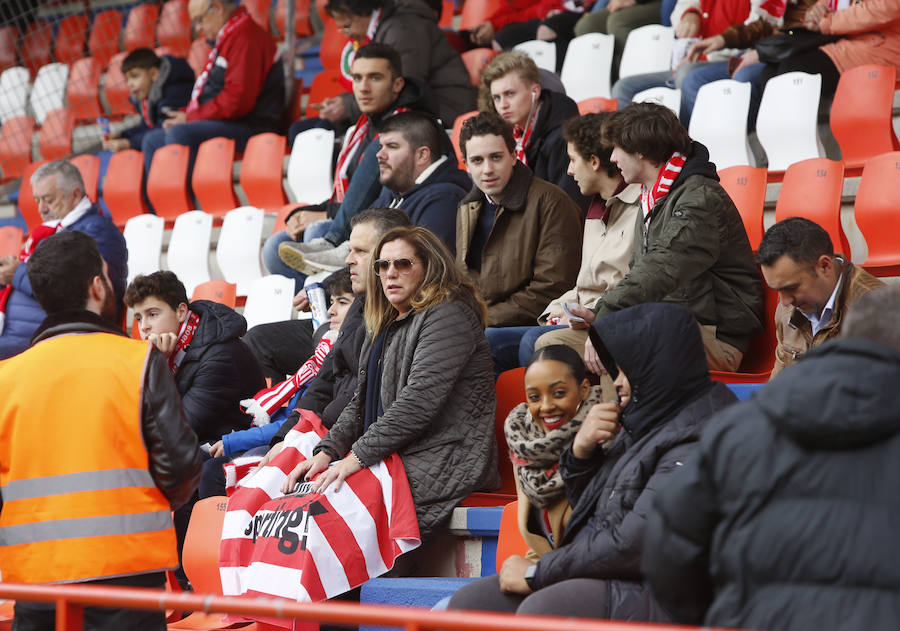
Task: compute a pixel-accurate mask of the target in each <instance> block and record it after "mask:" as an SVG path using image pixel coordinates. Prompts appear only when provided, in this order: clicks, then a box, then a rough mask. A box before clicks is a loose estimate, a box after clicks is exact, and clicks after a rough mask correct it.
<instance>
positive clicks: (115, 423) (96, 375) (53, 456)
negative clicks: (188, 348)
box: [0, 333, 178, 583]
mask: <svg viewBox="0 0 900 631" xmlns="http://www.w3.org/2000/svg"><path fill="white" fill-rule="evenodd" d="M149 349H150V346H149V345H148V344H147V343H146V342H140V341H136V340H130V339H128V338H125V337H122V336H117V335H111V334H106V333H91V334H73V335H62V336H58V337H54V338H50V339H47V340H45V341H43V342H40V343H38V344H36V345H35V346H33V347H32V348H30V349H28V350H27V351H25V352H24V353H22V354H20V355H17V356H16V357H13V358H11V359H9V360H7V361H4V362H0V392H3V393H4V395H3V397H0V497H2V498H3V505H2V509H0V572H2V576H3V580H5V581H17V582H27V583H37V582H75V581H84V580H92V579H98V578H106V577H114V576H126V575H131V574H142V573H147V572H156V571H160V570H165V569H170V568H172V567H174V566H176V565H177V561H178V560H177V555H176V551H175V533H174V528H173V525H172V516H171V512H170V511H171V509H170V506H169V502H168V501H167V500H166V498H165V496H163V494H162V492H161V491H160V490H159V489H158V488H157V487H156V485H155V484H154V482H153V478H152V476H151V475H150V473H149V470H148V468H149V455H148V453H147V448H146V446H145V445H144V440H143V433H142V429H141V387H142V385H143V378H144V369H145V364H146V360H147V354H148V352H149Z"/></svg>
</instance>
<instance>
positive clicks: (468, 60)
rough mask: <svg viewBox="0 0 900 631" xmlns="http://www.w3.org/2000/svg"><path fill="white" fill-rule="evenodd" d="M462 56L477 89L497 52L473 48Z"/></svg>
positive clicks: (470, 79) (491, 49)
mask: <svg viewBox="0 0 900 631" xmlns="http://www.w3.org/2000/svg"><path fill="white" fill-rule="evenodd" d="M461 56H462V60H463V63H464V64H465V65H466V70H468V71H469V81H471V82H472V85H474V86H476V87H477V86H479V85H481V73H482V72H484V67H485V66H487V65H488V64H489V63H490V62H491V59H493V58H494V57H496V56H497V51H496V50H494V49H493V48H473V49H472V50H467V51H466V52H464V53H463V54H462V55H461ZM554 56H555V53H554Z"/></svg>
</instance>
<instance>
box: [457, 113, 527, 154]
mask: <svg viewBox="0 0 900 631" xmlns="http://www.w3.org/2000/svg"><path fill="white" fill-rule="evenodd" d="M475 136H500V137H501V138H503V142H504V143H505V144H506V147H507V149H509V150H510V152H512V151H515V150H516V137H515V136H513V127H512V125H510V124H509V123H507V122H506V121H505V120H503V117H502V116H500V115H499V114H497V113H495V112H481V113H479V114H478V115H477V116H473V117H472V118H470V119H468V120H467V121H466V122H465V123H463V126H462V131H461V132H460V133H459V151H460V153H461V154H462V157H463V160H465V159H466V156H467V154H466V143H467V142H469V141H470V140H471V139H472V138H474V137H475Z"/></svg>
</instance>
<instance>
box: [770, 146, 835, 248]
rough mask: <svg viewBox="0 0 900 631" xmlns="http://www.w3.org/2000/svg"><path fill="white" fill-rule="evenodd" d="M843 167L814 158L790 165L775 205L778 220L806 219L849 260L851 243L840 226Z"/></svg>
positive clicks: (776, 219)
mask: <svg viewBox="0 0 900 631" xmlns="http://www.w3.org/2000/svg"><path fill="white" fill-rule="evenodd" d="M843 185H844V165H843V163H841V162H835V161H834V160H829V159H827V158H812V159H810V160H802V161H800V162H796V163H794V164H792V165H790V166H789V167H788V168H787V170H786V171H785V173H784V182H783V183H782V185H781V192H780V193H779V195H778V201H777V202H776V204H775V221H781V220H782V219H787V218H788V217H805V218H806V219H809V220H811V221H815V222H816V223H817V224H819V225H820V226H822V228H823V229H824V230H825V231H826V232H827V233H828V236H830V237H831V241H832V243H833V244H834V249H835V251H837V252H840V253H842V254H844V255H845V256H846V257H847V258H850V243H849V242H848V241H847V235H846V234H844V228H843V226H841V190H842V189H843Z"/></svg>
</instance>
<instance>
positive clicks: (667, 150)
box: [610, 103, 691, 165]
mask: <svg viewBox="0 0 900 631" xmlns="http://www.w3.org/2000/svg"><path fill="white" fill-rule="evenodd" d="M610 139H611V140H612V142H613V144H614V145H616V146H617V147H620V148H621V149H623V150H624V151H626V152H628V153H639V154H641V155H642V156H643V157H644V158H646V159H647V160H650V161H651V162H653V163H654V164H656V165H662V164H665V163H666V162H668V161H669V158H671V157H672V154H673V153H675V152H676V151H677V152H679V153H683V154H684V155H686V156H688V155H690V150H691V137H690V136H689V135H688V133H687V130H686V129H685V128H684V126H683V125H682V124H681V122H680V121H679V120H678V117H677V116H675V113H674V112H673V111H672V110H670V109H669V108H668V107H666V106H665V105H660V104H658V103H631V104H630V105H628V107H626V108H625V109H624V110H621V111H619V112H616V113H615V115H614V116H613V119H612V121H611V126H610Z"/></svg>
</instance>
